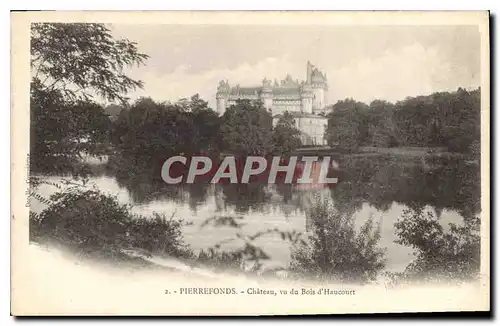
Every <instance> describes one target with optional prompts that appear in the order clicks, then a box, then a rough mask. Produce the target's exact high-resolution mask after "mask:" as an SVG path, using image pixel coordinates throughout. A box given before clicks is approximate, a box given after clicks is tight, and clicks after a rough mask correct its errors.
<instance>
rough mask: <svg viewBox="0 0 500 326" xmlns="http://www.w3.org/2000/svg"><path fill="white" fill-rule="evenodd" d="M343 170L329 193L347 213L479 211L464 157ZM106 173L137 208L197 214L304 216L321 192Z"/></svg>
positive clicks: (372, 160)
mask: <svg viewBox="0 0 500 326" xmlns="http://www.w3.org/2000/svg"><path fill="white" fill-rule="evenodd" d="M340 165H341V169H342V170H341V171H342V172H341V174H340V175H339V183H338V184H337V185H336V186H334V187H330V189H329V191H330V196H331V198H332V199H333V201H334V203H335V205H336V208H337V209H338V210H339V211H341V212H343V213H345V214H350V215H352V214H353V213H355V212H356V211H359V210H360V209H361V207H362V205H363V204H369V205H371V206H373V207H374V208H376V209H377V210H378V211H381V212H386V211H388V210H389V209H390V207H391V205H392V204H393V203H398V204H402V205H405V206H407V207H410V208H414V209H417V208H423V207H425V206H430V207H432V208H433V209H434V210H435V212H436V213H437V214H438V216H439V214H440V213H441V212H442V211H443V210H444V209H447V210H453V211H456V212H458V213H459V214H460V215H461V216H462V217H463V218H467V217H470V216H474V215H476V214H478V213H479V211H480V169H479V165H477V164H474V163H473V162H467V161H464V160H463V159H461V158H459V157H446V158H439V157H437V158H432V159H427V160H425V161H423V160H422V159H420V158H403V157H397V156H384V155H377V156H368V157H367V156H355V155H353V156H345V157H343V158H342V159H341V161H340ZM155 172H157V173H155ZM107 174H108V175H109V176H114V177H115V178H116V180H117V182H118V184H119V185H120V186H121V187H124V188H126V189H127V190H128V192H129V194H130V197H131V199H132V200H133V202H134V203H135V204H144V203H148V202H151V201H157V200H160V201H162V200H164V201H171V202H173V203H188V204H189V207H190V208H191V209H192V210H193V212H196V210H197V209H199V208H200V207H202V206H203V205H205V204H206V202H207V200H208V199H209V198H212V197H215V198H216V202H217V207H218V210H219V211H224V210H227V209H234V210H235V211H236V212H238V213H241V214H244V213H248V212H249V211H250V210H252V211H260V212H266V211H267V212H269V209H275V208H276V207H278V208H282V209H283V210H284V212H286V211H290V210H291V209H293V210H299V211H303V210H304V209H306V207H307V203H308V202H309V201H310V198H311V194H314V193H317V192H318V190H319V187H312V188H311V189H308V188H305V187H300V186H298V185H292V184H284V183H278V184H275V185H266V184H262V183H249V184H217V185H211V184H208V183H197V184H183V185H167V184H165V183H164V182H163V181H162V180H161V178H160V177H159V176H160V174H159V171H152V170H146V171H145V170H137V171H127V173H123V171H120V170H118V171H116V170H107ZM323 187H324V186H323Z"/></svg>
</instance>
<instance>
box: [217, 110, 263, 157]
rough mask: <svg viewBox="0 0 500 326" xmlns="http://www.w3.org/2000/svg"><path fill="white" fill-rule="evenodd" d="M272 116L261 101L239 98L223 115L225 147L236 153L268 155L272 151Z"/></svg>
mask: <svg viewBox="0 0 500 326" xmlns="http://www.w3.org/2000/svg"><path fill="white" fill-rule="evenodd" d="M272 128H273V125H272V116H271V114H270V113H269V112H268V111H267V110H266V109H265V108H264V107H263V106H262V103H260V102H251V101H250V100H239V101H237V103H236V104H235V105H232V106H230V107H229V108H228V109H227V110H226V112H225V113H224V115H223V116H222V125H221V135H222V141H223V143H224V148H225V149H227V150H229V151H230V152H231V153H234V154H236V155H242V156H245V155H266V154H269V153H271V152H272V150H273V144H272V141H271V140H272V135H273V133H272Z"/></svg>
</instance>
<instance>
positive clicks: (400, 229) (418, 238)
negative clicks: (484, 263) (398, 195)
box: [395, 209, 481, 281]
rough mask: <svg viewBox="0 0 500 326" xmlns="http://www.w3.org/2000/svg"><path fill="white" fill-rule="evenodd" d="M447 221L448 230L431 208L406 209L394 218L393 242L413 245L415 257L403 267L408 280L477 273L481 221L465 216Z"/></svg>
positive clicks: (463, 277)
mask: <svg viewBox="0 0 500 326" xmlns="http://www.w3.org/2000/svg"><path fill="white" fill-rule="evenodd" d="M464 222H465V223H464V225H462V226H459V225H456V224H453V223H450V224H449V226H450V229H449V231H448V232H445V231H444V228H443V226H441V224H440V223H439V221H438V217H437V216H436V215H435V214H434V213H433V212H427V213H425V212H424V211H423V210H421V209H419V210H410V209H407V210H405V211H404V212H403V216H402V218H401V219H400V220H399V221H397V222H396V224H395V227H396V235H397V236H398V239H397V240H396V243H399V244H402V245H405V246H410V247H412V248H414V249H415V253H416V256H417V257H416V259H415V260H414V261H413V262H411V263H410V264H409V265H408V266H407V267H406V270H405V273H404V275H403V278H404V279H405V280H407V281H431V280H456V281H461V280H469V279H471V278H475V277H477V276H478V275H479V268H480V258H481V245H480V242H481V237H480V235H479V230H480V221H479V219H478V218H476V217H472V218H467V219H464Z"/></svg>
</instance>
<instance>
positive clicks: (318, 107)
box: [308, 64, 328, 114]
mask: <svg viewBox="0 0 500 326" xmlns="http://www.w3.org/2000/svg"><path fill="white" fill-rule="evenodd" d="M309 71H310V75H309V77H308V79H309V80H310V81H311V88H312V92H313V94H314V98H313V104H312V110H313V113H315V114H317V113H320V112H321V111H322V110H323V108H324V107H325V106H326V93H327V91H328V81H327V79H326V75H324V74H323V73H322V72H321V71H319V70H318V68H314V66H312V65H310V64H309V65H308V72H309Z"/></svg>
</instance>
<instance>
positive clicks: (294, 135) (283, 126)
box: [273, 111, 302, 156]
mask: <svg viewBox="0 0 500 326" xmlns="http://www.w3.org/2000/svg"><path fill="white" fill-rule="evenodd" d="M301 145H302V143H301V140H300V131H299V130H298V129H297V128H296V127H295V119H294V118H293V116H292V115H291V114H290V113H289V112H288V111H286V112H285V113H284V114H283V116H282V117H281V118H279V120H278V122H277V124H276V126H275V127H274V129H273V146H274V152H275V153H279V154H280V155H282V156H285V155H290V154H291V153H292V152H293V151H295V150H296V149H297V148H299V147H300V146H301Z"/></svg>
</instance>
